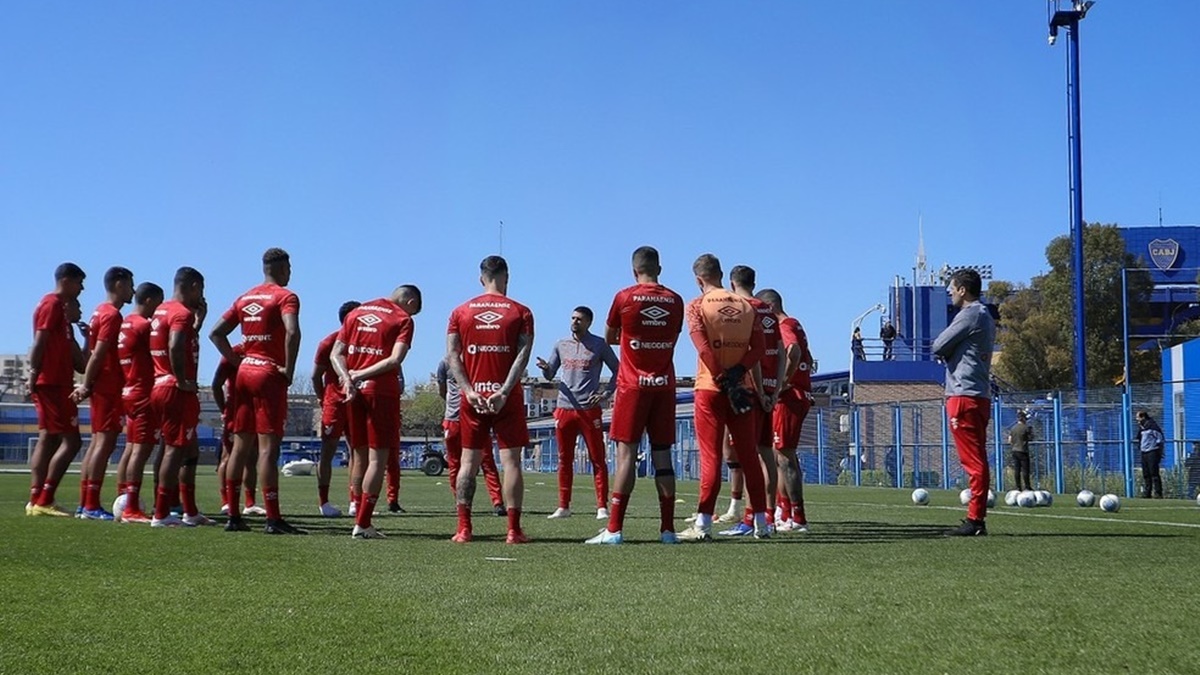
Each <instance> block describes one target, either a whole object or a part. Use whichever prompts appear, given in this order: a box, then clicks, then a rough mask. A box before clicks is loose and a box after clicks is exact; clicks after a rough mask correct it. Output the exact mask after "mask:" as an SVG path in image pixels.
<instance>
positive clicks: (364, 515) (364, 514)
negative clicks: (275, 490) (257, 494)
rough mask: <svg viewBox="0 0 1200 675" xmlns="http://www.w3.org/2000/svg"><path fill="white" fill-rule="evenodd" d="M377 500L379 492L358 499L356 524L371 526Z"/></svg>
mask: <svg viewBox="0 0 1200 675" xmlns="http://www.w3.org/2000/svg"><path fill="white" fill-rule="evenodd" d="M377 501H379V493H375V494H373V495H369V494H365V493H364V494H363V496H362V498H361V499H359V500H358V515H356V516H355V517H354V524H355V525H358V526H359V527H362V528H367V527H370V526H371V515H372V514H374V513H375V502H377ZM268 503H269V502H268ZM268 508H270V507H268Z"/></svg>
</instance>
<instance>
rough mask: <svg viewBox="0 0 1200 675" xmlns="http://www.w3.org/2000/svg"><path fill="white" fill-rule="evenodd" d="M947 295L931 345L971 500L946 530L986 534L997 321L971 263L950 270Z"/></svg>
mask: <svg viewBox="0 0 1200 675" xmlns="http://www.w3.org/2000/svg"><path fill="white" fill-rule="evenodd" d="M947 290H948V291H949V293H950V301H951V303H953V304H954V306H955V307H956V308H958V314H955V315H954V320H953V321H951V322H950V325H949V326H946V330H944V331H942V332H941V334H939V335H938V336H937V338H935V339H934V341H933V345H932V346H930V351H931V352H933V355H934V356H936V357H937V358H938V359H940V360H941V361H944V362H945V364H946V413H947V415H949V417H950V433H951V435H952V436H954V447H956V448H957V449H958V459H959V461H960V462H962V467H963V470H964V471H966V472H967V479H968V484H969V486H970V488H971V501H970V502H969V503H968V504H967V518H966V519H965V520H963V521H962V525H960V526H959V527H957V528H955V529H953V530H950V531H949V532H947V533H946V534H948V535H950V536H956V537H975V536H984V535H986V534H987V525H986V524H985V523H984V519H985V518H987V494H988V488H989V486H990V484H991V476H990V475H989V473H988V461H987V427H988V422H989V421H990V420H991V417H992V407H991V403H990V400H989V398H990V395H991V389H990V384H989V382H990V377H991V368H992V347H993V346H994V344H995V340H996V324H995V322H994V321H993V320H992V315H991V314H990V313H989V312H988V308H987V307H985V306H984V305H983V303H981V302H979V295H980V293H981V292H982V291H983V281H982V280H981V279H980V278H979V273H978V272H976V271H975V270H972V269H961V270H958V271H956V272H955V273H954V274H952V275H951V276H950V286H949V288H948V289H947Z"/></svg>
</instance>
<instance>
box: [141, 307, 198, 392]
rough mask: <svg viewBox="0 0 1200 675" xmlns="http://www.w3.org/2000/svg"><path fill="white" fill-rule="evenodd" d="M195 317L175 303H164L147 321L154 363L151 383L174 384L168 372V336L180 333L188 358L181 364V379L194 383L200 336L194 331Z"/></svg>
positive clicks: (169, 370) (169, 371) (171, 374)
mask: <svg viewBox="0 0 1200 675" xmlns="http://www.w3.org/2000/svg"><path fill="white" fill-rule="evenodd" d="M195 322H196V315H195V314H194V313H193V312H192V310H190V309H188V308H187V306H185V305H184V304H183V303H182V302H179V301H178V300H167V301H166V302H164V303H163V304H161V305H159V306H158V309H156V310H154V318H153V319H151V320H150V357H151V358H152V359H153V360H154V384H155V385H160V384H170V385H174V384H175V379H176V377H175V375H176V374H175V372H174V371H173V370H171V355H170V344H171V333H173V332H179V333H182V334H183V339H184V352H185V353H186V354H187V355H188V356H186V357H185V358H184V362H183V366H184V367H183V379H185V380H191V381H192V382H195V381H196V373H197V371H198V370H199V366H200V337H199V335H198V334H197V333H196V328H195Z"/></svg>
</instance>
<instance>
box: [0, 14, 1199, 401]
mask: <svg viewBox="0 0 1200 675" xmlns="http://www.w3.org/2000/svg"><path fill="white" fill-rule="evenodd" d="M1198 24H1200V8H1198V7H1197V5H1196V4H1195V3H1185V2H1181V1H1177V2H1162V3H1153V4H1150V5H1146V4H1143V3H1132V2H1114V1H1105V0H1101V2H1099V3H1098V4H1097V5H1096V7H1095V8H1094V9H1093V10H1092V13H1091V14H1090V15H1089V16H1088V18H1087V19H1086V20H1085V22H1084V24H1083V35H1082V43H1081V44H1082V53H1083V59H1082V60H1083V83H1082V92H1083V95H1084V103H1083V120H1084V136H1083V138H1084V153H1083V156H1084V164H1085V167H1084V179H1085V189H1084V198H1085V209H1084V211H1085V216H1086V217H1087V218H1088V219H1089V220H1100V221H1104V222H1118V223H1121V224H1126V225H1134V224H1142V225H1148V224H1153V223H1155V222H1157V213H1158V208H1159V205H1160V203H1161V205H1162V207H1163V211H1164V219H1165V221H1166V222H1167V223H1176V224H1183V223H1197V222H1200V190H1196V189H1195V186H1196V185H1197V184H1198V182H1200V181H1198V178H1200V176H1198V172H1200V169H1198V168H1197V166H1198V164H1197V162H1196V161H1195V154H1196V151H1197V149H1198V148H1200V130H1198V125H1196V124H1195V111H1196V110H1198V109H1200V87H1197V86H1196V85H1195V83H1196V82H1200V43H1198V42H1197V41H1196V40H1195V35H1194V27H1195V26H1196V25H1198ZM1046 34H1047V31H1046V6H1045V3H1043V2H1039V1H1036V0H1020V1H1017V0H1006V1H1005V2H992V3H982V2H967V1H966V0H963V1H960V2H946V1H942V2H932V1H923V0H922V1H918V0H914V1H911V2H885V1H883V0H866V1H864V2H858V3H845V2H824V3H816V2H762V3H750V4H746V3H728V2H688V3H683V2H655V3H632V2H624V3H584V2H560V1H555V2H520V3H515V2H511V3H500V2H492V3H481V2H480V3H471V2H462V3H441V2H361V3H316V2H287V3H284V2H256V3H234V2H206V3H199V2H179V3H166V4H163V3H144V2H142V3H138V2H130V3H83V4H80V3H60V2H39V3H10V4H8V5H7V6H6V7H5V10H4V13H3V20H2V21H0V69H2V71H3V72H4V74H5V75H4V78H3V81H2V82H3V86H2V88H0V232H3V236H2V238H0V241H2V242H3V247H4V251H5V252H6V253H7V268H8V272H9V274H8V278H9V282H8V284H7V286H8V288H7V292H6V293H4V294H3V295H2V296H0V303H2V305H0V310H2V314H0V315H2V316H5V317H9V319H8V320H6V321H4V322H2V323H0V352H6V353H7V352H23V351H25V350H26V349H27V348H28V345H29V341H30V319H29V317H30V314H31V312H32V309H33V307H34V305H35V304H36V302H37V300H38V298H39V297H40V296H41V295H42V294H43V293H45V292H47V291H48V290H49V289H50V288H51V285H52V283H53V280H52V270H53V268H54V266H55V265H57V264H58V263H59V262H61V261H63V260H73V261H76V262H78V263H79V264H80V265H82V266H83V267H84V268H85V269H86V270H87V271H88V272H89V274H90V275H91V278H90V279H89V285H88V289H87V290H86V291H85V294H84V297H83V303H84V306H85V309H86V311H87V312H90V310H91V309H92V308H93V307H94V306H95V305H96V304H97V303H99V302H100V301H101V300H102V299H103V292H102V284H101V277H102V276H103V272H104V269H105V268H107V267H108V266H110V265H113V264H120V265H125V266H128V267H130V268H132V269H133V270H134V272H135V274H136V276H137V278H138V280H152V281H156V282H158V283H160V284H162V285H164V286H167V285H169V282H170V278H171V275H172V274H173V271H174V270H175V268H176V267H178V266H180V265H185V264H186V265H192V266H194V267H197V268H199V269H200V270H201V271H202V272H203V273H204V274H205V275H206V277H207V278H208V293H207V295H208V298H209V303H210V306H211V307H212V308H213V314H214V318H215V315H216V314H218V313H219V312H220V311H222V310H223V309H225V308H226V307H228V306H229V304H230V303H231V302H232V301H233V299H234V298H235V297H236V295H237V294H238V293H239V292H241V291H242V290H244V289H246V288H248V287H250V286H252V285H253V284H255V283H257V282H258V281H259V279H260V271H259V262H258V261H259V256H260V255H261V252H262V250H263V249H265V248H267V247H269V246H282V247H284V248H286V249H288V250H289V251H290V252H291V254H292V258H293V265H294V279H293V285H292V287H293V288H294V289H295V290H296V291H297V292H298V293H299V295H300V297H301V302H302V314H301V317H302V328H303V331H304V335H305V338H304V344H303V346H302V350H301V355H302V360H303V364H302V367H301V370H306V369H307V368H308V366H307V364H308V363H309V361H310V360H311V358H312V353H313V350H314V348H315V346H316V344H317V342H318V340H319V339H320V338H321V337H323V336H324V335H325V334H326V333H327V332H329V331H331V330H333V329H334V327H335V323H336V309H337V307H338V305H339V304H340V303H341V302H342V301H343V300H346V299H361V300H365V299H370V298H373V297H377V296H380V295H383V294H386V293H387V292H388V291H389V290H390V289H391V288H392V287H394V286H396V285H398V284H400V283H406V282H412V283H417V284H418V285H420V286H421V287H422V289H423V290H424V292H425V311H424V312H423V313H422V314H421V315H420V316H419V317H418V318H417V333H416V338H415V344H414V346H413V350H412V353H411V355H410V356H409V359H408V362H407V365H406V370H407V372H408V373H409V377H410V379H419V378H421V377H422V376H423V374H424V373H427V372H430V371H432V370H433V369H434V367H435V364H436V362H437V360H438V359H439V358H440V355H441V353H442V351H443V349H444V332H445V322H446V318H447V316H448V314H449V312H450V310H451V309H452V308H453V307H454V306H455V305H456V304H458V303H459V302H461V301H463V300H465V299H467V298H469V297H471V296H473V295H475V294H476V292H477V291H478V289H479V285H478V281H477V271H478V267H477V266H478V262H479V260H480V259H481V258H482V257H483V256H485V255H488V254H491V253H495V252H497V250H498V248H499V237H498V221H500V220H503V221H504V223H505V228H504V242H503V253H504V255H505V256H506V257H507V258H508V259H509V262H510V265H511V267H512V270H513V278H512V284H511V288H510V292H511V295H512V296H513V297H515V298H516V299H518V300H520V301H522V302H524V303H525V304H527V305H529V306H530V307H531V308H532V309H533V311H534V314H535V317H536V322H537V327H538V331H537V335H538V337H537V342H536V348H535V350H536V353H538V354H545V353H546V352H547V351H548V349H549V348H550V346H551V345H552V344H553V341H554V340H555V339H557V338H559V337H562V336H563V335H565V334H566V333H567V330H568V329H567V319H568V316H569V314H570V311H571V308H573V307H574V306H575V305H578V304H587V305H590V306H592V307H593V308H594V309H595V310H596V312H597V314H598V315H601V316H603V314H604V312H605V311H606V310H607V308H608V305H609V303H610V301H611V299H612V295H613V293H614V292H615V291H617V290H618V289H620V288H621V287H623V286H625V285H628V283H630V281H631V277H630V272H629V254H630V252H631V251H632V250H633V249H634V248H635V247H637V246H639V245H642V244H651V245H654V246H657V247H658V248H659V249H660V251H661V252H662V254H663V262H664V266H665V272H664V276H663V281H664V282H665V283H667V284H668V285H670V286H673V287H674V288H675V289H676V290H678V291H679V292H680V293H681V294H682V295H684V297H685V298H688V297H692V296H694V295H695V294H696V288H695V285H694V280H693V278H692V277H691V275H690V274H689V271H690V266H691V262H692V260H694V258H695V257H696V255H698V254H700V253H703V252H713V253H716V254H717V255H718V256H719V257H720V258H721V260H722V262H723V263H724V265H725V268H726V270H728V269H729V268H730V267H732V266H733V265H734V264H739V263H740V264H748V265H751V266H753V267H755V268H756V269H757V270H758V273H759V283H760V286H762V287H766V286H770V287H774V288H777V289H779V290H780V291H781V292H782V293H783V295H784V298H785V301H786V303H787V306H788V309H789V310H790V311H791V313H792V314H795V315H797V316H799V317H800V318H801V320H802V321H803V322H804V324H805V326H806V327H807V329H808V332H809V336H810V340H811V343H812V348H813V352H814V355H815V356H816V357H817V358H818V359H819V360H820V361H821V366H822V370H824V371H831V370H836V369H839V368H844V367H845V364H846V363H847V361H848V357H849V351H848V346H847V333H848V325H849V323H850V321H851V320H852V319H853V318H854V316H856V315H857V314H858V313H860V312H861V311H863V310H864V309H866V308H867V307H870V306H871V305H873V304H875V303H877V302H882V301H884V300H885V298H886V289H887V287H888V286H889V284H890V283H891V281H892V279H893V277H894V276H895V275H897V274H900V275H906V276H907V275H909V274H910V273H911V267H912V265H913V258H914V253H915V250H916V245H917V214H918V212H921V213H923V214H924V232H925V244H926V249H927V252H928V255H929V259H930V262H931V264H933V265H940V264H941V263H943V262H948V263H951V264H968V263H991V264H992V265H993V266H994V268H995V272H996V276H997V277H998V278H1004V279H1010V280H1018V281H1020V280H1027V279H1028V278H1029V277H1030V276H1031V275H1033V274H1036V273H1038V272H1039V271H1041V270H1042V269H1043V268H1044V266H1045V261H1044V256H1043V248H1044V245H1045V243H1046V242H1047V241H1049V239H1050V238H1052V237H1053V236H1055V235H1057V234H1060V233H1063V232H1065V231H1066V230H1067V226H1068V223H1067V192H1066V187H1067V164H1066V157H1067V156H1066V134H1065V126H1066V116H1065V63H1066V56H1065V40H1060V43H1059V44H1058V46H1056V47H1049V46H1047V44H1046ZM209 325H210V326H211V325H212V320H210V323H209ZM870 334H871V333H870V332H868V335H870ZM215 364H216V356H215V351H214V350H213V349H212V348H211V347H207V346H206V348H205V351H204V354H203V356H202V361H201V370H202V373H205V374H208V373H211V370H212V368H213V367H214V366H215ZM677 365H678V367H679V370H680V372H681V373H691V372H694V370H695V357H694V352H693V351H691V349H690V346H689V347H684V348H683V349H681V350H680V352H679V355H678V357H677Z"/></svg>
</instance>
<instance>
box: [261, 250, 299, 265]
mask: <svg viewBox="0 0 1200 675" xmlns="http://www.w3.org/2000/svg"><path fill="white" fill-rule="evenodd" d="M291 259H292V257H291V256H289V255H288V252H287V251H285V250H283V249H281V248H275V247H271V248H269V249H267V250H265V251H263V265H264V266H266V265H270V266H274V265H278V264H280V263H285V262H288V261H289V260H291Z"/></svg>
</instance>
